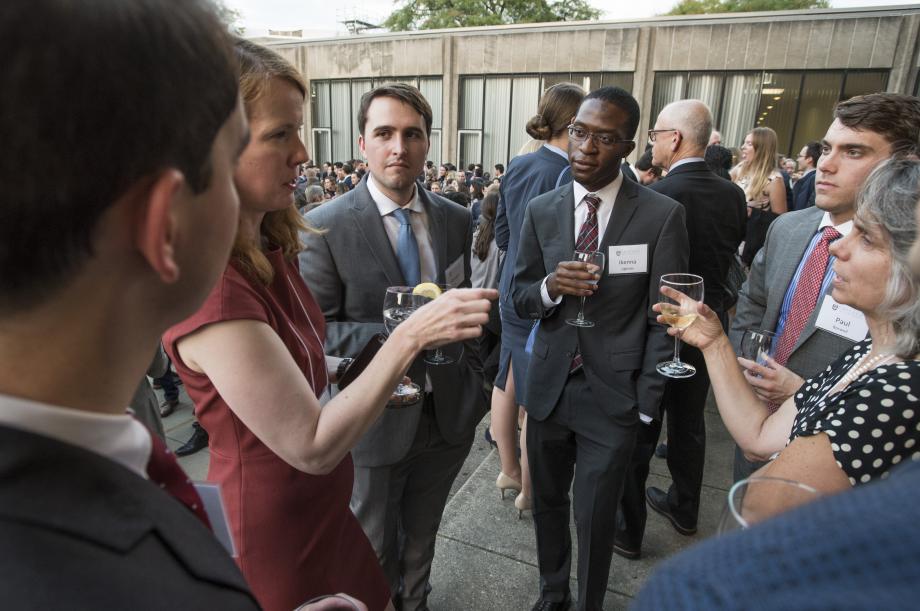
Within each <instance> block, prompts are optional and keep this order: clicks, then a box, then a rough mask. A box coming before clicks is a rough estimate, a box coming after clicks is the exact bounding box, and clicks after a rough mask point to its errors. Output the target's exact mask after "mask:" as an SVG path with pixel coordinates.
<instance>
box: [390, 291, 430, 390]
mask: <svg viewBox="0 0 920 611" xmlns="http://www.w3.org/2000/svg"><path fill="white" fill-rule="evenodd" d="M421 304H422V300H421V298H419V296H418V295H413V294H412V287H411V286H391V287H389V288H387V292H386V295H385V296H384V298H383V326H384V328H385V329H386V332H387V335H390V334H391V333H393V331H394V330H395V329H396V327H398V326H399V324H400V323H402V322H403V321H404V320H406V319H407V318H409V317H410V316H412V313H413V312H415V310H416V309H417V308H418V307H419V306H421ZM420 392H421V389H420V388H419V386H418V384H415V383H410V384H403V383H400V384H399V385H398V386H397V387H396V390H395V391H394V392H393V394H394V395H396V397H398V398H399V399H400V402H403V403H411V402H413V398H414V399H416V400H417V399H418V398H419V397H420V396H421V395H420Z"/></svg>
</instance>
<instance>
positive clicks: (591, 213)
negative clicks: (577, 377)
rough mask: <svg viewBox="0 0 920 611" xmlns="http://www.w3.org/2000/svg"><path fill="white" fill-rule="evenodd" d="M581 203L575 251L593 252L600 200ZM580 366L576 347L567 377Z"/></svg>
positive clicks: (590, 196)
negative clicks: (581, 218)
mask: <svg viewBox="0 0 920 611" xmlns="http://www.w3.org/2000/svg"><path fill="white" fill-rule="evenodd" d="M581 201H583V202H584V203H585V205H586V206H587V207H588V215H587V216H586V217H585V222H584V223H582V224H581V229H580V230H579V231H578V239H577V240H575V250H580V251H582V252H593V251H595V250H597V236H598V230H597V208H598V206H600V205H601V200H600V198H599V197H598V196H597V195H595V194H594V193H588V194H587V195H585V198H584V199H583V200H581ZM581 365H582V361H581V351H580V350H579V349H578V347H576V348H575V356H574V357H572V364H571V365H570V366H569V375H571V374H573V373H575V372H576V371H578V370H579V369H581Z"/></svg>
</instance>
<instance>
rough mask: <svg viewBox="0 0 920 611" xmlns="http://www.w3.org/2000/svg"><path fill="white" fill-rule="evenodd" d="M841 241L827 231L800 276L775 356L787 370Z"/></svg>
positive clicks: (816, 245) (773, 408)
mask: <svg viewBox="0 0 920 611" xmlns="http://www.w3.org/2000/svg"><path fill="white" fill-rule="evenodd" d="M839 237H840V232H838V231H837V230H836V229H834V228H833V227H825V228H824V230H823V232H822V234H821V239H820V240H818V243H817V244H815V247H814V248H813V249H812V251H811V254H810V255H808V259H807V260H806V261H805V265H804V266H803V267H802V273H801V274H800V275H799V283H798V284H797V285H796V287H795V292H794V293H793V294H792V303H791V304H790V305H789V312H788V313H787V314H786V324H785V325H784V326H783V333H782V335H780V336H779V340H778V341H777V342H776V351H775V353H774V355H773V360H775V361H776V362H777V363H779V364H780V365H783V366H785V365H786V363H787V362H788V361H789V355H791V354H792V349H793V348H794V347H795V345H796V343H797V342H798V341H799V336H800V335H801V334H802V330H803V329H804V328H805V323H807V322H808V319H809V317H810V316H811V313H812V312H813V311H814V309H815V306H816V305H817V304H818V297H819V296H820V295H821V285H822V284H823V282H824V275H825V274H826V272H827V261H828V259H829V258H830V253H829V252H828V249H829V248H830V243H831V242H833V241H834V240H836V239H837V238H839ZM768 405H769V407H770V410H771V411H775V410H776V409H777V408H778V407H779V405H778V404H775V403H773V402H770V403H769V404H768Z"/></svg>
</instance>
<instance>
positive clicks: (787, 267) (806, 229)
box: [729, 207, 853, 379]
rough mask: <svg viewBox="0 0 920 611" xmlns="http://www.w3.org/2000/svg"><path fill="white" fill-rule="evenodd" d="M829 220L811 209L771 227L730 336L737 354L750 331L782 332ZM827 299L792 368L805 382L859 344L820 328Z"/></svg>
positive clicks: (798, 346)
mask: <svg viewBox="0 0 920 611" xmlns="http://www.w3.org/2000/svg"><path fill="white" fill-rule="evenodd" d="M823 216H824V211H823V210H821V209H820V208H816V207H811V208H806V209H805V210H797V211H795V212H787V213H785V214H782V215H780V216H779V218H777V219H776V220H775V221H773V224H771V225H770V229H769V230H768V231H767V239H766V242H764V245H763V248H761V249H760V252H758V253H757V255H756V256H755V257H754V262H753V263H752V264H751V273H750V275H749V276H748V279H747V281H745V283H744V285H743V286H742V287H741V292H740V294H739V295H738V305H737V309H736V312H735V318H734V319H733V320H732V325H731V331H730V334H729V335H730V338H731V341H732V345H733V346H734V347H735V351H736V352H737V353H739V354H740V353H741V337H742V335H744V331H745V329H766V330H769V331H772V330H774V329H775V328H776V323H777V321H778V320H779V313H780V309H781V308H782V306H783V297H784V296H785V295H786V290H787V289H788V288H789V283H790V282H792V277H793V276H795V270H796V268H797V267H798V266H799V262H800V261H801V260H802V257H803V256H804V255H805V249H806V248H808V243H809V242H810V241H811V238H812V237H813V236H814V234H815V232H816V231H817V230H818V225H819V224H820V223H821V217H823ZM823 299H824V295H823V294H822V295H821V296H820V297H818V305H817V306H816V307H815V309H814V311H812V313H811V316H810V317H809V318H808V322H807V323H806V325H805V328H804V329H803V330H802V335H801V336H800V337H799V341H798V343H796V345H795V347H794V348H793V349H792V354H790V355H789V362H788V363H787V364H786V366H787V367H788V368H789V369H791V370H792V371H794V372H795V373H797V374H798V375H800V376H802V377H803V378H805V379H808V378H810V377H812V376H815V375H817V374H818V373H820V372H821V371H823V370H824V369H825V368H826V367H827V366H828V365H830V363H831V362H832V361H834V360H835V359H836V358H837V357H839V356H840V355H841V354H843V353H844V352H845V351H847V350H848V349H850V348H851V347H852V346H853V342H851V341H849V340H847V339H844V338H842V337H839V336H837V335H834V334H833V333H829V332H827V331H824V330H823V329H818V328H816V327H815V321H816V320H817V319H818V312H819V311H820V309H821V308H820V306H821V302H822V301H823Z"/></svg>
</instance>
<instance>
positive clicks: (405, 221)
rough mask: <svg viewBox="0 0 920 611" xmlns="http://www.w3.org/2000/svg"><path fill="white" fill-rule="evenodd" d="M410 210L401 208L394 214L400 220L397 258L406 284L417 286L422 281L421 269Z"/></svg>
mask: <svg viewBox="0 0 920 611" xmlns="http://www.w3.org/2000/svg"><path fill="white" fill-rule="evenodd" d="M410 212H411V211H410V210H406V209H404V208H399V209H398V210H394V211H393V216H395V217H396V220H398V221H399V236H398V237H397V238H396V258H397V259H398V260H399V269H401V270H402V274H403V279H404V280H405V281H406V285H408V286H415V285H416V284H418V283H419V282H421V271H420V264H419V258H418V242H416V241H415V234H414V233H413V232H412V225H411V224H410V223H409V214H410Z"/></svg>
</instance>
